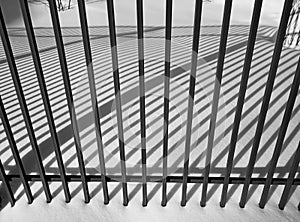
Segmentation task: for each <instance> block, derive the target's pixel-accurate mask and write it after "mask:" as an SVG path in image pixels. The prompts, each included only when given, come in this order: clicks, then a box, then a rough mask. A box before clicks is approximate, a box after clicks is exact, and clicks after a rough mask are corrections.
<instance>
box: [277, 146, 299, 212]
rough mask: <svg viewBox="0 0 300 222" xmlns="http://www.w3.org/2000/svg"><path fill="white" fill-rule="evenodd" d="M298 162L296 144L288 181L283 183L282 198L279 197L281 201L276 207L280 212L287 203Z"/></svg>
mask: <svg viewBox="0 0 300 222" xmlns="http://www.w3.org/2000/svg"><path fill="white" fill-rule="evenodd" d="M299 161H300V142H299V144H298V147H297V150H296V153H295V155H294V159H293V163H292V166H291V169H290V172H289V176H288V179H287V181H286V183H285V186H284V190H283V192H282V196H281V199H280V201H279V204H278V207H279V209H281V210H283V209H284V207H285V205H286V203H287V201H288V198H289V194H290V190H291V188H292V185H293V182H294V177H295V175H296V172H297V170H298V166H299Z"/></svg>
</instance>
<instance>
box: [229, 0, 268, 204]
mask: <svg viewBox="0 0 300 222" xmlns="http://www.w3.org/2000/svg"><path fill="white" fill-rule="evenodd" d="M262 2H263V1H262V0H256V1H255V4H254V9H253V14H252V21H251V26H250V32H249V38H248V46H247V51H246V56H245V62H244V67H243V74H242V79H241V85H240V90H239V97H238V102H237V108H236V111H235V117H234V123H233V130H232V134H231V141H230V147H229V149H230V150H231V149H235V146H236V142H237V138H238V132H239V126H240V122H241V116H242V110H243V105H244V101H245V95H246V89H247V84H248V78H249V72H250V68H251V62H252V57H253V50H254V46H255V40H256V35H257V29H258V24H259V18H260V14H261V8H262ZM250 179H251V177H247V176H246V179H245V181H248V182H245V183H249V184H250ZM245 188H246V186H244V189H243V192H242V196H241V200H240V203H239V204H240V207H242V208H243V207H244V206H245V203H246V199H247V193H248V188H247V189H245Z"/></svg>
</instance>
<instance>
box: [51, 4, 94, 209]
mask: <svg viewBox="0 0 300 222" xmlns="http://www.w3.org/2000/svg"><path fill="white" fill-rule="evenodd" d="M51 1H53V2H54V0H50V1H49V2H51ZM53 2H52V3H53ZM53 6H54V4H53V5H52V6H51V8H52V9H51V20H52V25H53V30H54V35H55V41H56V46H57V52H58V56H59V61H60V66H61V71H62V77H63V82H64V87H65V91H66V97H67V103H68V109H69V114H70V118H71V125H72V130H73V136H74V142H75V148H76V153H77V159H78V163H79V170H80V175H81V181H82V187H83V193H84V200H85V202H86V203H89V202H90V195H89V190H88V184H87V178H86V172H85V167H84V161H83V154H82V148H81V142H80V136H79V129H78V123H77V117H76V112H75V105H74V100H73V94H72V88H71V82H70V78H69V71H68V65H67V60H66V54H65V50H64V43H63V39H62V33H61V28H60V23H59V18H58V13H57V10H54V8H53Z"/></svg>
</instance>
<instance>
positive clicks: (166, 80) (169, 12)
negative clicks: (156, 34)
mask: <svg viewBox="0 0 300 222" xmlns="http://www.w3.org/2000/svg"><path fill="white" fill-rule="evenodd" d="M172 5H173V0H167V1H166V30H165V78H164V129H163V178H162V201H161V205H162V206H166V205H167V176H168V141H169V103H170V101H169V99H170V72H171V71H170V66H171V39H172Z"/></svg>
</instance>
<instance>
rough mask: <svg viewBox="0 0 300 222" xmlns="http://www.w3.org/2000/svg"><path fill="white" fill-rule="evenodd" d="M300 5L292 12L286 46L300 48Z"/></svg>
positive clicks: (295, 6) (297, 4)
mask: <svg viewBox="0 0 300 222" xmlns="http://www.w3.org/2000/svg"><path fill="white" fill-rule="evenodd" d="M299 14H300V3H299V1H298V2H297V3H296V4H295V5H294V7H293V9H292V10H291V14H290V19H289V22H288V27H287V33H286V39H285V45H288V46H294V47H295V46H299V42H300V24H299V19H300V18H299Z"/></svg>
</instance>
